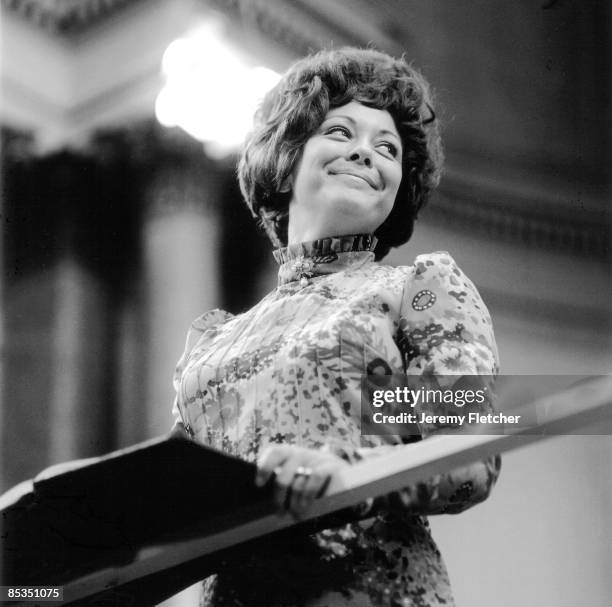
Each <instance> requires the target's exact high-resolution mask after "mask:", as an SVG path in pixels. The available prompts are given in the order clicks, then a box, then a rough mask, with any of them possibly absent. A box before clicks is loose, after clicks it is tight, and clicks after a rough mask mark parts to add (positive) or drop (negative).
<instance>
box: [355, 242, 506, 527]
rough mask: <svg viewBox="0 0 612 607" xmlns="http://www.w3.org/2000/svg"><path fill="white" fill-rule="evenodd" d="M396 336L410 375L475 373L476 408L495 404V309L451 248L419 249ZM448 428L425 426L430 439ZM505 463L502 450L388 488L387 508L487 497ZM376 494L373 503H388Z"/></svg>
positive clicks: (375, 451) (451, 378)
mask: <svg viewBox="0 0 612 607" xmlns="http://www.w3.org/2000/svg"><path fill="white" fill-rule="evenodd" d="M396 343H397V344H398V347H399V349H400V352H401V354H402V358H403V366H404V371H405V373H406V374H407V375H409V376H420V377H421V378H429V379H428V381H431V382H433V383H434V384H436V383H437V382H441V383H443V384H445V385H446V387H452V385H453V384H454V382H455V381H460V380H461V378H462V377H464V376H471V377H470V387H475V388H478V387H479V386H478V385H476V384H478V383H480V387H481V388H483V389H484V388H486V390H485V391H484V393H485V394H486V395H488V397H487V398H486V399H485V400H484V402H483V403H482V404H480V405H478V409H472V410H473V411H479V412H482V413H488V412H490V411H492V410H493V403H492V395H493V382H494V378H495V376H496V375H497V372H498V355H497V346H496V344H495V338H494V335H493V330H492V326H491V320H490V317H489V313H488V311H487V308H486V306H485V305H484V303H483V302H482V299H481V297H480V295H479V293H478V291H477V290H476V287H475V286H474V285H473V283H472V282H471V281H470V280H469V279H468V278H467V277H466V276H465V274H464V273H463V272H462V271H461V270H460V269H459V268H458V267H457V265H456V264H455V262H454V261H453V259H452V258H451V257H450V255H449V254H448V253H444V252H439V253H432V254H429V255H421V256H419V257H417V259H416V262H415V264H414V266H413V267H412V271H411V273H410V275H409V276H408V278H407V280H406V283H405V288H404V294H403V297H402V304H401V310H400V322H399V330H398V334H397V337H396ZM473 376H478V377H473ZM432 387H433V386H432ZM421 411H422V409H420V407H419V406H418V405H417V406H416V407H415V408H414V412H415V413H417V416H420V412H421ZM427 412H428V413H430V412H431V410H429V411H427ZM443 429H444V427H443V426H440V425H436V424H424V425H420V426H419V430H420V433H421V436H422V438H424V439H427V437H428V436H431V435H434V434H436V432H439V431H441V430H443ZM394 448H395V447H393V446H388V447H374V448H370V449H368V448H364V449H360V450H358V451H357V452H354V453H352V454H350V455H349V456H348V458H347V459H352V460H353V461H355V460H359V459H364V458H370V457H377V456H379V455H380V454H381V453H384V452H387V451H388V450H389V449H394ZM500 467H501V458H500V457H499V456H495V457H491V458H489V459H486V460H483V461H477V462H474V463H473V464H470V465H467V466H462V467H460V468H457V469H455V470H452V471H450V472H448V473H445V474H440V475H437V476H435V477H433V478H432V479H430V480H429V481H427V482H423V483H418V484H416V485H413V486H409V487H405V488H404V489H402V490H400V491H397V492H395V493H393V494H391V495H389V496H387V497H386V498H385V499H384V508H386V509H390V510H397V509H400V510H402V511H408V512H411V513H415V514H423V515H428V514H440V513H458V512H462V511H463V510H465V509H467V508H469V507H471V506H473V505H475V504H477V503H479V502H482V501H483V500H485V499H486V498H487V497H488V495H489V493H490V491H491V489H492V487H493V485H494V484H495V481H496V480H497V477H498V475H499V472H500ZM377 502H378V505H374V509H375V510H378V509H379V508H380V507H381V506H382V505H383V504H381V503H380V501H379V500H377Z"/></svg>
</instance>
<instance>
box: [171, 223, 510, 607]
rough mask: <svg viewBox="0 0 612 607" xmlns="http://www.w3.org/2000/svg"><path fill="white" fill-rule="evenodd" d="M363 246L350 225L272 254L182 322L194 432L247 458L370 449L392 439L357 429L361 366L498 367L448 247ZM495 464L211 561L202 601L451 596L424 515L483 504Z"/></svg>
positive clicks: (385, 600)
mask: <svg viewBox="0 0 612 607" xmlns="http://www.w3.org/2000/svg"><path fill="white" fill-rule="evenodd" d="M374 246H375V238H373V237H371V236H369V235H358V236H347V237H341V238H327V239H321V240H317V241H314V242H311V243H303V244H300V245H291V246H290V247H287V248H285V249H280V250H278V251H275V258H276V260H277V261H278V262H279V264H280V270H279V285H278V287H277V288H276V289H275V290H274V291H272V292H271V293H270V294H269V295H267V296H266V297H265V298H264V299H263V300H262V301H261V302H259V304H257V305H256V306H255V307H253V308H252V309H251V310H249V311H248V312H245V313H244V314H240V315H237V316H233V315H231V314H229V313H227V312H223V311H220V310H214V311H212V312H208V313H206V314H204V315H203V316H201V317H200V318H198V319H197V320H196V321H194V323H193V324H192V327H191V329H190V331H189V333H188V336H187V344H186V348H185V353H184V354H183V356H182V358H181V359H180V361H179V363H178V365H177V369H176V373H175V377H174V384H175V388H176V391H177V398H176V402H175V408H174V413H175V415H176V417H177V421H179V422H180V423H182V424H183V425H184V426H185V429H186V430H187V432H188V433H189V434H190V436H191V437H192V438H193V439H194V440H196V441H199V442H201V443H203V444H206V445H209V446H212V447H215V448H218V449H221V450H223V451H225V452H228V453H231V454H234V455H237V456H239V457H242V458H244V459H246V460H248V461H256V459H257V457H258V454H259V453H260V452H261V450H262V449H263V448H265V447H266V446H267V445H268V444H270V443H272V442H276V443H291V444H296V445H301V446H305V447H311V448H315V449H318V448H326V449H331V450H333V451H334V452H336V453H338V454H340V455H342V456H343V457H345V458H346V459H348V460H349V461H356V460H359V459H362V458H369V457H376V456H377V455H379V454H380V453H382V452H384V451H386V450H388V449H392V448H394V445H397V444H399V443H401V440H400V439H399V437H397V436H391V435H389V436H362V435H361V433H360V411H361V377H362V375H363V374H365V373H367V372H368V371H371V370H372V369H374V368H376V367H381V366H382V367H383V368H384V369H385V370H387V371H388V372H393V373H404V372H406V373H409V374H419V375H422V374H426V373H434V374H445V375H449V374H450V375H457V376H458V377H459V376H461V375H464V374H465V375H468V374H469V375H478V374H482V375H483V376H485V377H486V376H489V377H490V376H493V375H495V374H496V373H497V370H498V360H497V350H496V345H495V340H494V337H493V331H492V327H491V321H490V318H489V314H488V312H487V309H486V307H485V305H484V304H483V302H482V300H481V298H480V296H479V294H478V292H477V290H476V288H475V287H474V285H473V284H472V282H471V281H470V280H469V279H468V278H467V277H466V276H465V274H463V272H462V271H461V270H460V269H459V268H458V267H457V266H456V264H455V263H454V261H453V259H452V258H451V257H450V255H448V253H444V252H437V253H431V254H428V255H420V256H419V257H417V259H416V261H415V263H414V264H413V265H412V266H406V267H397V268H393V267H389V266H384V265H380V264H378V263H375V262H374V254H373V252H372V250H373V248H374ZM483 381H487V380H483ZM490 407H491V404H490V403H487V402H485V403H484V404H483V412H487V411H488V410H490ZM438 430H439V428H438V427H436V426H435V425H431V426H423V427H420V432H421V437H416V438H417V439H418V438H426V437H427V436H429V435H431V434H433V433H435V432H436V431H438ZM499 468H500V460H499V458H491V459H489V460H486V461H482V462H477V463H474V464H471V465H469V466H464V467H461V468H459V469H457V470H454V471H452V472H450V473H448V474H444V475H439V476H437V477H435V478H433V479H431V480H430V481H429V482H427V483H420V484H418V485H416V486H412V487H406V488H405V489H403V490H402V491H398V492H397V493H394V494H392V495H390V496H387V498H385V499H384V500H377V502H376V503H375V504H374V503H372V502H370V503H369V504H368V505H364V508H363V509H362V512H361V514H362V516H363V517H365V518H362V520H359V521H356V522H351V523H346V524H342V525H340V526H338V527H335V528H333V529H328V530H324V531H321V532H318V533H314V534H311V535H309V536H307V537H306V536H305V537H303V538H298V539H296V538H292V539H291V540H289V541H287V540H286V539H283V538H276V539H274V538H272V539H267V540H266V541H262V542H261V545H260V547H259V548H258V549H257V551H256V553H251V554H245V555H244V557H243V558H242V559H241V562H240V564H239V565H236V564H235V563H234V564H232V563H227V564H223V563H221V564H220V566H219V573H218V574H217V575H216V576H212V577H211V578H209V579H208V580H206V582H205V585H204V588H205V592H204V594H203V603H202V604H203V605H210V606H215V607H217V606H219V607H220V606H223V607H237V606H245V607H246V606H249V607H253V606H258V605H266V606H269V607H272V606H274V607H281V606H282V607H289V606H300V607H302V606H309V607H315V606H317V607H322V606H323V605H351V606H353V607H354V606H356V605H377V606H378V605H380V606H382V605H403V606H412V605H414V606H421V605H428V606H430V605H452V604H453V600H452V595H451V592H450V586H449V582H448V576H447V573H446V570H445V567H444V564H443V562H442V559H441V556H440V554H439V552H438V550H437V548H436V546H435V543H434V541H433V539H432V538H431V535H430V533H429V528H428V524H427V519H426V515H428V514H434V513H442V512H460V511H462V510H464V509H465V508H468V507H470V506H471V505H473V504H476V503H478V502H480V501H482V500H483V499H485V498H486V497H487V495H488V493H489V491H490V490H491V487H492V485H493V484H494V482H495V480H496V478H497V475H498V474H499ZM368 506H370V508H371V509H370V510H369V511H367V507H368Z"/></svg>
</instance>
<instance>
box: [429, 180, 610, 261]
mask: <svg viewBox="0 0 612 607" xmlns="http://www.w3.org/2000/svg"><path fill="white" fill-rule="evenodd" d="M423 218H424V220H426V221H430V222H432V223H435V224H438V225H447V226H449V227H452V229H454V230H461V231H463V232H467V233H470V234H473V235H480V236H483V237H486V238H489V239H494V240H500V241H504V242H508V243H511V244H518V245H522V246H526V247H530V248H536V249H544V250H547V251H551V252H560V253H565V254H569V255H575V256H578V257H586V258H591V259H594V260H600V261H605V260H609V259H610V256H611V250H610V244H611V243H610V240H611V232H612V216H611V215H610V213H609V211H608V209H606V208H603V207H599V208H591V209H589V211H588V212H585V211H584V210H583V209H582V208H581V206H580V204H579V203H576V205H575V206H574V207H573V208H572V207H571V206H569V205H565V204H564V205H560V204H558V203H557V202H556V201H551V200H547V199H545V198H544V197H543V196H542V195H541V194H540V195H538V194H537V193H533V192H527V191H525V192H523V191H521V190H518V189H513V188H511V187H509V186H504V185H502V184H498V185H496V186H491V185H490V184H484V183H482V182H481V181H479V180H478V179H476V178H473V177H471V176H469V175H464V174H459V173H453V172H451V171H449V172H448V173H447V174H446V175H445V177H444V179H443V180H442V183H441V185H440V188H439V190H438V192H437V193H435V194H434V199H433V200H432V201H431V203H430V205H429V206H427V207H426V208H425V209H424V211H423Z"/></svg>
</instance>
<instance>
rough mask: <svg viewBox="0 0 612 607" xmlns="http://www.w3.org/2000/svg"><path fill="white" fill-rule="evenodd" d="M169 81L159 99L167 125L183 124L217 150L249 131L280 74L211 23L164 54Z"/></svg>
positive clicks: (158, 111) (160, 115) (158, 109)
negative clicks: (252, 61) (251, 60)
mask: <svg viewBox="0 0 612 607" xmlns="http://www.w3.org/2000/svg"><path fill="white" fill-rule="evenodd" d="M162 71H163V73H164V75H165V77H166V84H165V86H164V88H163V89H162V90H161V91H160V93H159V95H158V96H157V99H156V102H155V115H156V117H157V120H158V121H159V122H160V123H161V124H162V125H164V126H168V127H170V126H180V127H181V128H183V129H184V130H185V131H186V132H187V133H189V134H190V135H191V136H192V137H195V138H196V139H198V140H200V141H202V142H204V143H205V144H206V145H207V150H208V151H209V152H211V154H212V155H214V156H219V155H225V154H227V153H229V152H230V151H233V150H235V149H236V148H237V147H238V146H240V144H241V143H242V141H243V140H244V138H245V136H246V134H247V133H248V132H249V130H250V128H251V124H252V120H253V114H254V113H255V111H256V109H257V106H258V104H259V103H260V102H261V99H262V98H263V96H264V95H265V93H266V92H267V91H268V90H270V89H271V88H272V87H273V86H275V85H276V83H277V82H278V80H279V78H280V75H279V74H278V73H276V72H274V71H273V70H271V69H269V68H266V67H263V66H257V67H251V66H249V65H247V63H246V61H244V60H243V59H241V57H240V56H239V55H238V54H237V52H236V51H235V50H234V49H232V48H231V47H229V46H228V44H227V43H225V42H224V41H223V39H222V37H221V35H220V31H219V26H218V25H216V24H207V25H205V26H202V27H201V28H199V29H198V30H197V31H195V32H193V33H192V34H191V35H190V36H188V37H184V38H179V39H178V40H175V41H174V42H172V43H171V44H170V45H169V46H168V48H167V49H166V52H165V53H164V56H163V59H162Z"/></svg>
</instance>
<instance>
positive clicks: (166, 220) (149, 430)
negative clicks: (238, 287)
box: [143, 152, 220, 437]
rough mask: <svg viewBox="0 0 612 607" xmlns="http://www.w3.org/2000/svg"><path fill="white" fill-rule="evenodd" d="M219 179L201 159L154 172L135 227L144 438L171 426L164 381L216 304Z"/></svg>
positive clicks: (170, 397)
mask: <svg viewBox="0 0 612 607" xmlns="http://www.w3.org/2000/svg"><path fill="white" fill-rule="evenodd" d="M219 183H220V173H219V172H218V171H217V170H216V169H215V167H214V165H213V164H212V163H210V162H209V161H207V159H206V157H205V156H204V154H203V152H202V153H201V156H200V157H195V158H193V159H190V160H189V161H187V162H184V161H181V162H178V163H177V162H176V159H173V160H172V161H168V162H165V163H164V166H162V167H161V168H160V170H158V171H157V172H156V175H155V177H154V179H153V180H152V182H151V184H150V187H149V188H148V193H147V196H146V198H147V210H148V216H147V218H146V220H145V223H144V227H143V230H144V232H143V249H144V264H145V271H144V277H145V293H146V302H147V303H146V319H147V331H148V338H147V343H148V347H147V372H146V403H145V407H146V412H145V416H146V421H145V428H146V434H147V437H153V436H157V435H160V434H164V433H166V432H168V431H169V430H170V427H171V425H172V423H173V419H172V416H171V408H172V403H173V400H174V390H173V387H172V375H173V373H174V368H175V365H176V362H177V361H178V358H179V357H180V356H181V354H182V352H183V348H184V345H185V337H186V334H187V330H188V328H189V326H190V324H191V322H192V321H193V320H194V319H195V318H196V317H197V316H199V315H200V314H202V313H203V312H205V311H207V310H210V309H212V308H215V307H218V306H219V305H220V284H219V283H220V277H219V265H220V264H219V261H220V260H219V259H218V255H219V253H218V252H219V240H220V236H219V229H220V220H219V217H218V213H217V211H216V208H217V205H218V201H217V197H218V192H219V187H220V186H219Z"/></svg>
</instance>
